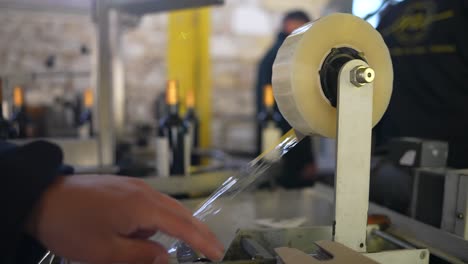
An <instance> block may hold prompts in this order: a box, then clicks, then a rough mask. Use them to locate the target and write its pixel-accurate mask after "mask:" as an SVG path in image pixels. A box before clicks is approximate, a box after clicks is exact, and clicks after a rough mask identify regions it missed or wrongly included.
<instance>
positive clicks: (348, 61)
mask: <svg viewBox="0 0 468 264" xmlns="http://www.w3.org/2000/svg"><path fill="white" fill-rule="evenodd" d="M392 74H393V73H392V65H391V59H390V55H389V52H388V50H387V48H386V46H385V43H384V42H383V40H382V38H381V36H380V35H379V34H378V33H377V32H376V31H375V30H374V29H373V28H372V27H371V26H370V25H369V24H367V23H366V22H364V21H363V20H361V19H359V18H356V17H354V16H351V15H347V14H333V15H330V16H327V17H324V18H321V19H319V20H318V21H316V22H314V23H311V24H308V25H305V26H304V27H302V28H300V29H298V30H297V31H295V32H294V33H293V34H292V35H291V36H289V37H288V38H287V39H286V41H285V43H284V44H283V46H282V48H281V49H280V51H279V53H278V55H277V58H276V62H275V65H274V67H273V87H274V93H275V98H276V100H277V103H278V106H279V109H280V111H281V112H282V113H283V115H284V117H285V118H286V119H287V120H288V122H289V123H290V124H291V125H292V127H293V128H294V129H295V132H296V133H295V134H296V135H297V137H298V138H300V137H303V136H305V135H317V134H318V135H322V136H326V137H336V138H337V161H336V175H335V187H334V190H333V189H332V188H330V187H327V186H322V185H318V186H315V187H314V188H312V189H310V190H304V191H292V192H286V193H283V192H281V191H280V192H274V193H273V194H272V193H264V194H261V193H257V194H244V195H242V194H241V195H239V196H237V197H236V199H238V200H237V203H236V202H235V201H234V199H232V198H233V197H234V196H232V197H229V198H231V201H229V202H226V203H223V206H224V207H225V208H222V210H224V211H229V212H230V216H224V218H220V217H219V216H218V217H217V218H216V222H213V221H211V222H210V221H209V222H208V224H210V225H211V227H212V228H213V229H214V230H215V232H217V233H218V234H221V233H222V232H223V230H226V232H228V231H227V230H229V229H231V228H232V227H231V226H236V225H239V226H241V225H242V223H240V222H242V221H245V223H244V224H246V226H249V224H248V223H247V222H249V220H251V221H255V222H257V224H259V223H260V222H261V223H263V224H264V223H265V221H263V220H262V221H259V218H262V217H269V220H271V221H269V224H267V226H269V227H275V228H266V229H265V228H260V229H259V228H253V229H252V228H241V229H239V230H238V231H237V233H236V235H235V238H234V239H233V240H232V241H231V242H230V243H229V248H228V250H227V253H226V255H225V258H224V260H223V261H222V262H221V263H224V264H227V263H286V264H289V263H291V264H292V263H294V264H296V263H304V264H308V263H322V262H327V263H408V264H409V263H421V264H423V263H429V262H430V261H431V262H435V263H438V261H440V262H441V263H466V262H467V261H468V242H467V241H466V240H464V239H463V235H465V236H466V228H461V226H463V224H462V223H463V221H460V220H463V219H464V217H465V214H466V212H465V211H466V189H462V190H459V189H458V190H457V191H456V192H455V193H452V194H449V193H447V194H446V196H450V197H447V198H446V199H445V200H446V204H448V203H450V204H451V206H449V207H448V208H447V209H444V210H445V211H444V212H447V215H448V216H449V217H446V219H447V220H446V221H445V223H446V224H445V225H444V226H445V227H446V229H449V230H450V231H451V232H454V233H456V234H459V236H454V235H452V234H449V233H447V232H444V231H443V230H441V229H438V228H435V227H431V226H429V225H427V224H424V223H422V222H419V221H417V220H415V219H411V218H409V217H406V216H403V215H401V214H398V213H395V212H393V211H392V210H389V209H387V208H384V207H381V206H378V205H375V204H371V203H369V178H370V176H369V174H370V164H371V129H372V127H373V126H374V125H375V124H377V123H378V121H379V120H380V118H381V117H382V115H383V113H384V112H385V110H386V107H387V105H388V102H389V100H390V96H391V90H392V80H393V75H392ZM282 144H283V143H282ZM442 145H443V144H442ZM277 148H282V146H281V144H280V145H279V146H278V147H277ZM424 149H425V148H424ZM442 149H443V148H442ZM441 153H442V154H443V153H445V152H441ZM433 154H434V153H433ZM434 155H435V154H434ZM434 155H433V156H434ZM435 156H437V155H435ZM442 156H444V155H442ZM265 157H268V153H267V154H265ZM430 159H431V157H429V160H430ZM413 160H414V158H413ZM426 160H427V157H426V156H424V157H422V158H420V160H419V163H418V164H422V163H424V162H425V161H426ZM421 162H422V163H421ZM413 163H414V162H413ZM463 175H464V174H463V172H458V174H452V175H451V177H448V178H447V181H449V182H450V183H449V184H446V188H455V186H460V185H461V188H463V186H464V184H465V183H464V180H465V178H466V177H464V176H463ZM247 177H249V176H247ZM239 180H244V179H242V178H239ZM230 184H233V186H234V185H235V184H236V181H235V180H232V179H231V180H229V179H228V181H226V183H225V184H223V185H222V188H224V189H225V190H223V192H220V191H218V192H215V194H214V195H212V196H211V197H210V198H208V200H207V202H205V203H203V204H202V205H201V206H200V207H198V208H199V209H198V210H197V212H196V213H195V216H197V217H201V219H202V220H205V217H206V216H207V215H206V214H200V213H199V212H200V210H201V211H203V210H205V209H204V208H207V207H209V206H210V205H212V204H213V203H214V201H216V199H218V196H220V194H221V195H222V194H223V193H226V192H229V188H231V186H230ZM236 188H239V186H237V187H232V189H234V190H233V191H232V192H233V193H235V192H236V191H237V190H236ZM262 196H263V199H262V198H261V197H262ZM277 196H279V197H281V198H279V197H277ZM267 197H268V198H267ZM455 197H456V198H455ZM460 197H461V198H460ZM265 200H268V201H265ZM450 200H451V201H453V200H457V201H456V202H450ZM304 205H306V206H304ZM236 208H237V209H236ZM215 209H216V212H212V213H213V214H216V213H217V212H219V210H218V209H219V207H215ZM293 210H296V211H295V212H292V211H293ZM207 211H209V210H207ZM298 211H299V212H300V213H299V212H298ZM449 211H450V212H449ZM201 215H202V216H201ZM298 215H299V218H297V217H298ZM369 215H380V216H381V217H382V216H383V217H382V218H381V219H386V220H384V221H377V222H375V223H372V221H371V220H369V219H368V217H369ZM301 217H303V218H304V219H307V220H304V221H305V222H306V223H307V224H308V225H309V224H312V225H313V224H317V223H318V224H319V225H327V226H319V227H310V228H309V227H298V228H294V227H287V226H288V224H285V223H284V222H283V223H282V224H279V225H276V224H275V223H274V222H275V220H278V219H281V218H286V219H288V218H289V219H291V218H292V219H294V221H296V220H297V221H299V222H301V221H300V219H301ZM320 217H321V219H319V218H320ZM456 217H458V219H457V220H455V219H454V218H456ZM236 218H237V219H236ZM221 219H222V220H221ZM234 219H236V220H234ZM298 219H299V220H298ZM267 222H268V221H267ZM308 225H307V226H308ZM281 226H283V228H279V227H281ZM285 226H286V227H285ZM178 250H179V251H181V252H177V254H176V256H175V257H174V259H173V260H174V262H175V263H193V262H206V261H207V260H205V259H203V258H199V259H193V258H192V259H190V258H188V259H186V258H185V257H186V255H184V252H187V251H186V249H185V248H184V246H179V247H178Z"/></svg>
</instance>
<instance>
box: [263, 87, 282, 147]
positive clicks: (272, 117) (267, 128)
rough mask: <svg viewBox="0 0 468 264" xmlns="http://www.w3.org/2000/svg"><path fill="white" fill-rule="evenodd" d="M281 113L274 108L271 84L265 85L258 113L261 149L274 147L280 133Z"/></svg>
mask: <svg viewBox="0 0 468 264" xmlns="http://www.w3.org/2000/svg"><path fill="white" fill-rule="evenodd" d="M281 120H282V116H281V114H280V113H279V112H278V111H276V110H275V98H274V97H273V88H272V86H271V84H268V85H265V87H264V93H263V110H262V112H260V113H259V115H258V121H259V123H260V126H261V134H260V136H261V151H262V152H265V151H266V150H268V149H269V148H271V147H274V146H275V145H276V144H277V143H278V141H279V139H280V138H281V135H282V130H281V126H280V122H281Z"/></svg>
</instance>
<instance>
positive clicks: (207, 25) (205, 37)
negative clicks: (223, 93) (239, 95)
mask: <svg viewBox="0 0 468 264" xmlns="http://www.w3.org/2000/svg"><path fill="white" fill-rule="evenodd" d="M210 14H211V13H210V8H200V9H195V10H184V11H176V12H172V13H171V14H170V15H169V29H168V37H169V48H168V56H167V65H168V78H169V79H177V80H179V84H180V100H181V102H182V104H181V111H182V113H185V110H186V107H185V96H186V94H187V90H188V89H194V91H195V96H196V110H197V112H198V115H199V117H200V147H202V148H206V147H210V144H211V94H212V93H211V61H210V51H209V41H210V35H211V19H210Z"/></svg>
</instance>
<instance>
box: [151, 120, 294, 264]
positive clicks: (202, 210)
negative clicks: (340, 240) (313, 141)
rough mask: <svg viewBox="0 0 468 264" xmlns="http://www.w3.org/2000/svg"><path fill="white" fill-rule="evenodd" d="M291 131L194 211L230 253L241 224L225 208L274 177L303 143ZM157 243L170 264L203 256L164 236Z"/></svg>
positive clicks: (156, 237) (156, 239) (229, 179)
mask: <svg viewBox="0 0 468 264" xmlns="http://www.w3.org/2000/svg"><path fill="white" fill-rule="evenodd" d="M302 139H303V137H302V136H298V135H296V133H295V131H294V130H293V129H291V130H290V131H289V132H288V133H286V134H285V135H284V136H283V137H282V138H281V139H280V140H279V142H278V144H277V145H276V147H273V148H271V149H269V150H267V151H265V152H264V153H262V154H261V155H260V156H258V157H257V158H256V159H254V160H253V161H251V162H249V163H248V164H247V165H245V166H244V167H243V168H242V169H241V170H240V171H239V172H237V174H235V175H233V176H231V177H229V178H228V179H227V180H226V181H225V182H224V183H223V184H222V185H221V186H220V187H219V188H218V189H217V190H216V191H215V192H214V193H213V194H212V195H211V196H210V197H208V199H206V200H205V201H204V202H203V203H201V205H200V206H199V207H198V208H197V209H196V210H195V211H194V214H193V216H194V217H196V218H197V219H199V220H200V221H202V222H204V223H205V224H207V225H208V226H209V227H210V228H211V229H212V230H213V232H214V233H215V234H216V236H217V237H218V239H219V240H220V241H221V242H222V243H223V245H224V247H225V248H226V249H227V248H228V246H229V244H230V243H231V241H232V240H233V239H234V237H235V234H236V231H237V230H238V229H239V228H241V227H242V221H241V220H239V219H237V218H238V216H236V215H233V214H232V212H231V211H230V210H226V207H227V206H226V205H227V204H228V203H230V202H232V201H233V200H234V199H235V198H236V197H237V196H238V195H239V194H241V193H243V192H244V191H246V190H247V189H249V188H250V187H252V186H255V185H256V183H258V182H261V181H262V180H263V179H265V178H266V177H268V176H269V175H270V173H272V171H271V169H272V168H274V167H275V165H277V164H278V162H279V161H280V159H281V157H282V156H284V155H285V154H286V153H288V152H289V151H290V150H291V149H292V148H293V147H294V146H296V145H297V144H298V143H299V142H300V141H301V140H302ZM154 240H155V241H157V242H158V243H160V244H162V245H163V246H165V247H166V248H168V253H169V254H170V255H171V263H185V262H192V261H196V260H198V259H199V258H200V257H201V256H200V255H199V254H198V253H197V252H195V251H193V250H192V249H191V248H190V247H189V246H188V245H186V244H185V243H183V242H181V241H178V240H177V239H174V238H172V237H169V236H166V235H165V234H162V233H159V234H157V235H156V236H155V238H154Z"/></svg>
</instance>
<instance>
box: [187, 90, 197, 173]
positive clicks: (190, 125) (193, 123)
mask: <svg viewBox="0 0 468 264" xmlns="http://www.w3.org/2000/svg"><path fill="white" fill-rule="evenodd" d="M185 104H186V106H187V113H186V114H185V117H184V123H185V126H186V127H187V129H188V135H187V137H188V144H189V146H190V147H189V148H190V150H191V153H190V161H191V162H190V163H191V165H193V166H198V165H200V155H198V154H197V153H195V152H194V151H195V150H197V149H198V148H199V147H200V141H199V140H200V139H199V136H200V134H199V133H200V132H199V131H200V120H199V119H198V115H197V113H196V112H195V95H194V94H193V91H192V90H190V91H189V92H188V93H187V98H186V102H185Z"/></svg>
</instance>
